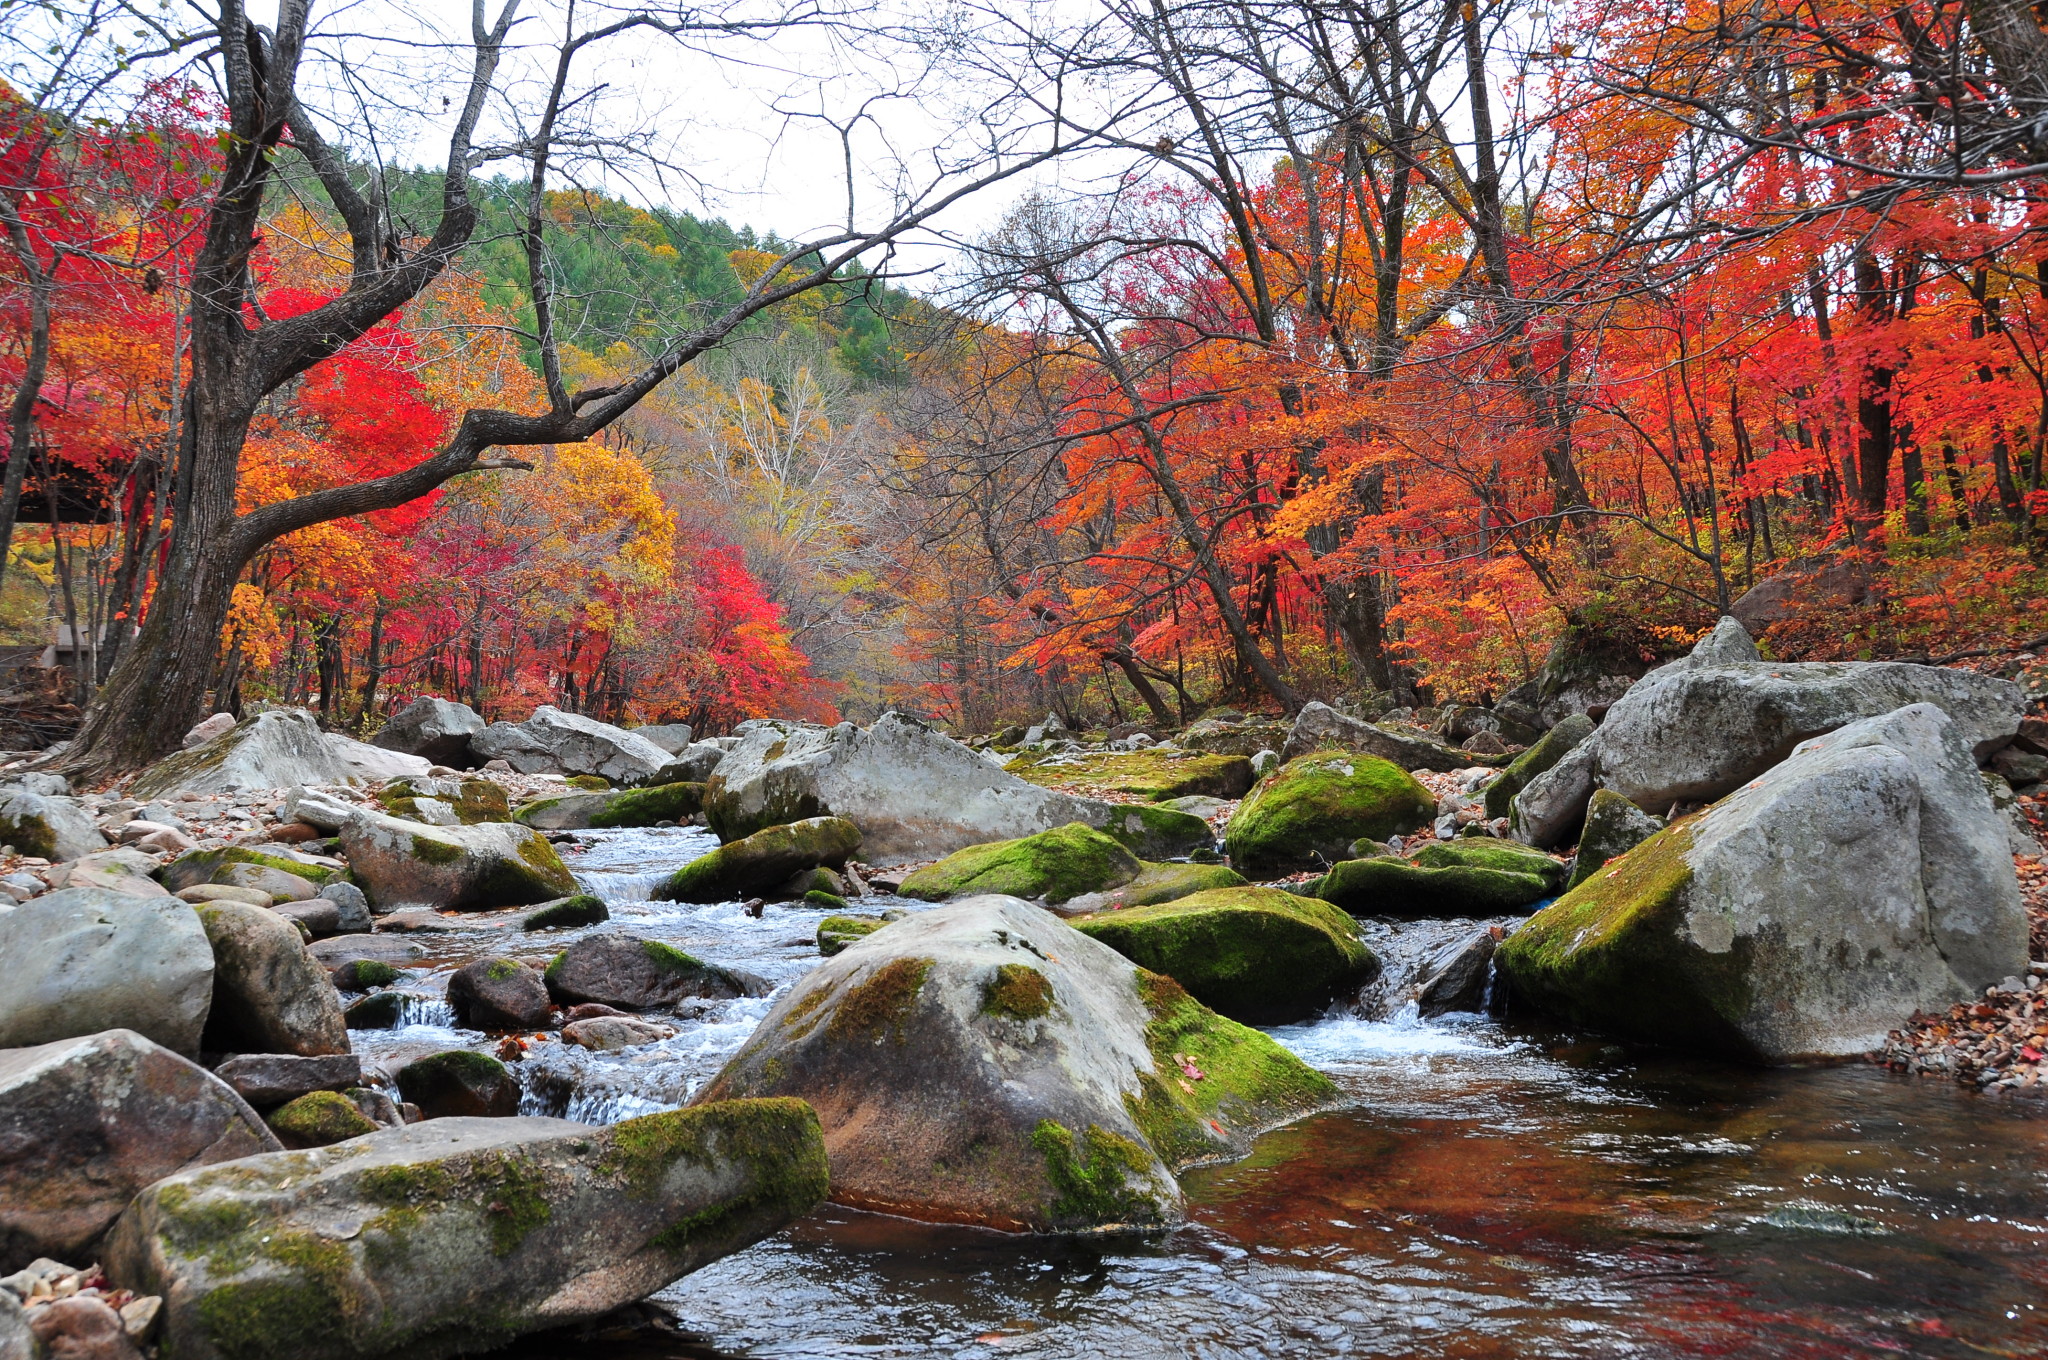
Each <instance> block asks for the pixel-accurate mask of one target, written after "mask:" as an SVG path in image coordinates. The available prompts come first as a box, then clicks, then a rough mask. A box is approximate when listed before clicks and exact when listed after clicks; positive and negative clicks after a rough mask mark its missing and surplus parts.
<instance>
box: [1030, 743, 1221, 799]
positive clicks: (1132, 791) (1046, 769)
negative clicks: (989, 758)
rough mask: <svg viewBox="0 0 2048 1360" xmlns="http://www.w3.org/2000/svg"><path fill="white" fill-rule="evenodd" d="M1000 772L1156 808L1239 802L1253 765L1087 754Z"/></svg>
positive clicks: (1143, 754) (1177, 754)
mask: <svg viewBox="0 0 2048 1360" xmlns="http://www.w3.org/2000/svg"><path fill="white" fill-rule="evenodd" d="M1247 754H1249V753H1247ZM1004 768H1006V769H1008V770H1009V771H1010V772H1011V773H1012V774H1014V775H1016V776H1018V777H1019V778H1021V779H1026V780H1029V781H1030V782H1031V783H1034V784H1038V785H1041V786H1043V787H1045V788H1055V789H1064V790H1067V791H1069V792H1073V793H1082V794H1087V795H1090V796H1103V795H1110V796H1121V797H1126V798H1133V797H1134V798H1144V799H1147V800H1149V801H1151V802H1155V803H1158V802H1164V801H1165V800H1166V799H1168V798H1183V797H1186V796H1188V795H1190V794H1198V793H1199V794H1207V795H1209V796H1210V797H1213V798H1241V797H1243V796H1244V793H1245V790H1247V789H1249V788H1250V787H1251V786H1252V763H1251V761H1250V760H1248V759H1246V758H1245V756H1242V755H1219V754H1205V753H1202V752H1192V751H1177V750H1172V749H1168V750H1163V751H1162V750H1149V749H1148V750H1143V751H1089V752H1083V753H1078V754H1075V755H1071V756H1066V757H1063V758H1062V759H1061V760H1060V762H1059V763H1058V764H1056V765H1045V764H1041V763H1039V761H1038V760H1037V758H1035V757H1032V756H1023V757H1020V758H1018V759H1016V760H1013V761H1011V762H1010V763H1009V764H1008V765H1007V766H1005V767H1004Z"/></svg>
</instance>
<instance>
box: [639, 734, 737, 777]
mask: <svg viewBox="0 0 2048 1360" xmlns="http://www.w3.org/2000/svg"><path fill="white" fill-rule="evenodd" d="M727 740H730V738H727ZM725 752H726V747H725V746H724V745H722V744H721V743H719V742H714V741H695V742H691V743H690V744H689V745H688V746H685V747H684V748H683V749H682V750H680V751H678V752H676V753H675V758H674V759H673V760H671V761H669V763H668V764H666V765H664V766H662V767H661V773H660V774H658V775H656V776H654V778H652V779H650V780H648V781H647V782H648V783H650V784H701V783H703V782H704V781H705V780H707V779H709V778H711V776H712V773H713V772H714V771H716V770H717V769H718V763H719V762H720V761H722V760H724V759H725Z"/></svg>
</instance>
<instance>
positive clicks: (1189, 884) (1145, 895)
mask: <svg viewBox="0 0 2048 1360" xmlns="http://www.w3.org/2000/svg"><path fill="white" fill-rule="evenodd" d="M1246 885H1247V880H1246V878H1245V876H1244V875H1243V874H1240V873H1239V872H1238V871H1237V870H1235V869H1233V868H1231V867H1230V866H1229V865H1227V864H1146V865H1144V866H1143V867H1142V868H1141V869H1140V870H1139V872H1138V876H1137V877H1136V878H1134V879H1132V880H1131V881H1130V882H1128V883H1126V884H1124V885H1123V886H1122V887H1120V888H1111V889H1110V890H1109V891H1107V892H1103V893H1094V894H1090V895H1089V896H1087V897H1082V898H1074V899H1070V900H1069V901H1068V902H1067V913H1068V914H1069V915H1071V914H1072V913H1073V911H1074V909H1075V908H1077V907H1085V908H1086V909H1087V910H1089V911H1099V910H1103V909H1106V908H1110V907H1147V906H1151V905H1152V904H1153V903H1155V902H1171V901H1174V900H1175V899H1177V898H1182V897H1192V896H1194V895H1195V894H1196V893H1198V892H1209V891H1210V890H1212V889H1215V888H1242V887H1245V886H1246Z"/></svg>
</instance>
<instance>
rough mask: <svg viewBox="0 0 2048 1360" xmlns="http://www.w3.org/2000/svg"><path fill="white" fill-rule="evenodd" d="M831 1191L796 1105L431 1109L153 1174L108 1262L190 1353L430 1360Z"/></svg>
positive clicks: (689, 1263)
mask: <svg viewBox="0 0 2048 1360" xmlns="http://www.w3.org/2000/svg"><path fill="white" fill-rule="evenodd" d="M824 1194H825V1154H824V1148H823V1145H822V1143H821V1141H820V1139H819V1136H818V1122H817V1117H816V1116H815V1115H813V1114H812V1113H811V1112H810V1110H808V1109H806V1108H805V1107H804V1105H803V1104H802V1103H801V1102H800V1101H794V1100H778V1101H749V1102H734V1103H728V1104H719V1105H705V1106H699V1107H698V1108H695V1109H689V1110H674V1111H670V1112H668V1113H665V1114H655V1115H648V1116H646V1117H644V1118H640V1119H629V1120H626V1121H624V1122H623V1123H619V1124H614V1125H612V1126H610V1127H609V1128H592V1127H589V1126H587V1125H583V1124H572V1123H569V1122H568V1121H566V1120H560V1119H437V1120H433V1121H430V1122H428V1123H425V1124H415V1125H412V1126H410V1127H407V1128H397V1129H386V1130H383V1131H381V1132H378V1133H374V1134H370V1135H369V1136H367V1137H363V1138H358V1139H354V1140H352V1141H350V1142H348V1143H346V1144H343V1145H341V1146H339V1147H333V1148H317V1149H312V1150H309V1151H304V1152H278V1153H272V1154H270V1155H269V1156H266V1157H261V1158H254V1159H251V1160H247V1161H243V1162H240V1163H237V1164H236V1165H235V1166H234V1167H233V1168H222V1169H219V1170H214V1171H203V1170H202V1171H195V1172H189V1173H186V1174H184V1175H180V1176H175V1177H172V1178H171V1179H169V1180H166V1181H162V1182H159V1183H158V1184H156V1185H154V1186H151V1187H150V1188H149V1189H148V1190H146V1191H145V1192H143V1194H141V1195H140V1196H138V1197H137V1199H136V1201H135V1204H134V1206H133V1207H132V1208H131V1209H130V1210H129V1211H128V1213H127V1214H126V1215H124V1216H123V1218H122V1220H121V1223H120V1226H119V1228H118V1229H117V1231H116V1232H115V1234H114V1236H113V1239H112V1241H111V1243H110V1245H109V1248H108V1254H107V1257H106V1264H107V1270H108V1273H109V1275H110V1276H112V1277H113V1279H114V1280H115V1281H116V1282H117V1283H119V1284H121V1285H122V1286H124V1287H126V1288H131V1289H134V1290H136V1291H137V1292H147V1293H155V1294H161V1295H162V1296H163V1298H164V1314H163V1336H164V1352H165V1353H166V1354H175V1355H176V1356H178V1357H179V1360H287V1357H289V1360H353V1358H354V1357H361V1356H372V1355H386V1354H394V1355H399V1354H402V1355H405V1356H408V1357H416V1358H417V1360H429V1358H431V1357H437V1356H443V1355H450V1354H454V1353H456V1352H458V1351H469V1350H478V1349H487V1348H491V1347H494V1346H497V1345H500V1344H502V1343H503V1342H505V1341H507V1340H509V1339H511V1338H512V1337H515V1336H517V1335H519V1334H520V1333H522V1332H528V1331H534V1330H537V1329H540V1328H546V1327H556V1326H561V1325H564V1324H567V1323H572V1322H576V1321H578V1320H580V1319H584V1318H591V1317H596V1316H599V1315H601V1314H603V1313H605V1312H608V1311H610V1310H611V1309H613V1308H617V1307H619V1306H620V1305H622V1304H626V1303H630V1302H632V1301H633V1300H635V1299H640V1298H644V1297H645V1296H647V1295H648V1294H650V1293H653V1292H654V1291H655V1290H657V1289H660V1288H662V1287H663V1286H664V1285H667V1284H668V1283H670V1282H671V1281H673V1280H675V1279H678V1278H680V1277H681V1276H683V1275H686V1274H688V1273H689V1272H690V1271H692V1270H695V1269H697V1268H698V1267H700V1266H703V1265H706V1264H708V1263H710V1262H712V1261H715V1260H717V1259H719V1258H720V1257H722V1256H725V1255H728V1254H730V1253H732V1252H735V1251H738V1250H740V1249H742V1248H744V1247H746V1246H749V1245H751V1244H752V1243H754V1242H757V1241H759V1240H760V1239H761V1238H763V1237H765V1236H767V1235H768V1234H769V1233H772V1232H774V1231H776V1230H777V1229H779V1228H781V1227H782V1226H783V1225H784V1224H786V1223H788V1222H790V1221H791V1220H792V1219H794V1218H796V1217H798V1216H799V1215H802V1214H804V1213H806V1212H808V1211H809V1210H810V1209H811V1207H812V1206H814V1205H815V1204H817V1202H818V1201H819V1200H820V1199H822V1198H823V1196H824Z"/></svg>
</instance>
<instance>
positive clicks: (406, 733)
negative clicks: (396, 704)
mask: <svg viewBox="0 0 2048 1360" xmlns="http://www.w3.org/2000/svg"><path fill="white" fill-rule="evenodd" d="M483 730H484V720H483V719H482V718H480V717H478V716H477V713H476V710H475V709H473V708H471V707H470V706H469V705H468V704H458V703H453V702H451V701H449V700H447V699H437V698H434V697H433V696H432V695H428V694H423V695H421V696H420V697H419V698H417V699H415V700H413V701H412V702H411V703H409V704H407V705H406V706H405V707H404V708H401V709H399V710H398V712H396V713H394V714H392V715H391V716H390V718H388V719H387V720H386V721H385V723H384V726H382V727H381V728H379V729H378V730H377V735H376V736H374V737H372V738H371V741H373V742H375V743H376V744H377V745H379V746H382V747H385V748H386V749H388V750H393V751H403V752H405V753H406V754H408V755H415V756H422V757H424V758H426V759H427V760H430V761H432V762H433V763H434V764H436V765H450V766H454V767H455V768H457V769H463V768H467V767H468V766H470V765H472V764H475V763H476V760H475V757H474V756H473V755H472V754H471V752H470V747H469V742H470V738H471V737H474V736H475V735H476V734H477V733H479V732H481V731H483Z"/></svg>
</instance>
